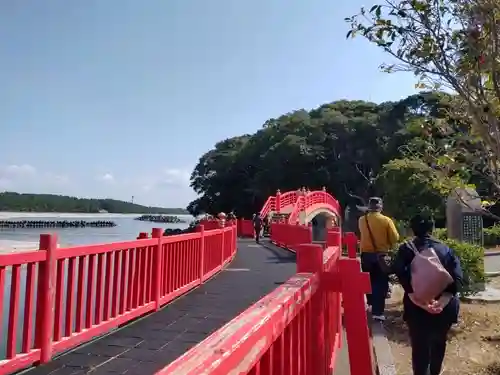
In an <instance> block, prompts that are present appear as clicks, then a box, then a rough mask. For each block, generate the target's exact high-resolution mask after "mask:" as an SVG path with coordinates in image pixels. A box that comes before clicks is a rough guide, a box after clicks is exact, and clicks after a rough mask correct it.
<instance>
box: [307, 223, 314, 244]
mask: <svg viewBox="0 0 500 375" xmlns="http://www.w3.org/2000/svg"><path fill="white" fill-rule="evenodd" d="M307 226H308V228H309V232H308V237H309V238H308V240H307V243H312V242H313V225H312V223H309V224H307Z"/></svg>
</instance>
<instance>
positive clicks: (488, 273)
mask: <svg viewBox="0 0 500 375" xmlns="http://www.w3.org/2000/svg"><path fill="white" fill-rule="evenodd" d="M484 274H485V275H486V277H496V276H500V271H491V272H485V273H484Z"/></svg>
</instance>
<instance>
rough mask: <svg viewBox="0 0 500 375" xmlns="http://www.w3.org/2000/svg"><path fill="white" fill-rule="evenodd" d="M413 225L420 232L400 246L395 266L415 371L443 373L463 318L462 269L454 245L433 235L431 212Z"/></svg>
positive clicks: (426, 374) (418, 217) (424, 374)
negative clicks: (448, 343)
mask: <svg viewBox="0 0 500 375" xmlns="http://www.w3.org/2000/svg"><path fill="white" fill-rule="evenodd" d="M410 227H411V229H412V231H413V234H414V236H415V237H414V239H413V240H412V241H408V242H407V243H405V244H403V245H401V246H400V248H399V250H398V252H397V255H396V258H395V260H394V264H393V269H394V272H395V273H396V276H397V277H398V279H399V282H400V283H401V286H402V287H403V289H404V292H405V293H404V297H403V308H404V313H403V318H404V320H405V321H406V324H407V325H408V328H409V334H410V341H411V348H412V366H413V374H414V375H429V374H430V375H439V374H441V371H442V366H443V360H444V356H445V352H446V341H447V336H448V332H449V330H450V328H451V326H452V325H453V324H455V323H457V321H458V313H459V307H460V306H459V300H458V297H457V292H458V290H459V288H460V287H461V285H462V284H463V273H462V268H461V266H460V260H459V259H458V258H457V257H456V255H455V254H454V252H453V250H452V249H450V248H449V247H448V246H447V245H445V244H444V243H442V242H440V241H438V240H437V239H435V238H433V237H431V233H432V231H433V229H434V221H433V220H432V218H430V217H429V216H426V215H416V216H415V217H413V218H412V219H411V221H410ZM436 257H437V259H436ZM429 296H432V297H430V298H429Z"/></svg>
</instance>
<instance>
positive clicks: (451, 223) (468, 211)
mask: <svg viewBox="0 0 500 375" xmlns="http://www.w3.org/2000/svg"><path fill="white" fill-rule="evenodd" d="M446 229H447V231H448V238H453V239H456V240H458V241H463V242H468V243H471V244H474V245H479V246H483V215H482V208H481V198H480V197H479V194H478V193H477V192H476V190H474V189H472V188H457V189H455V191H453V192H452V193H451V194H450V196H449V197H448V199H447V201H446Z"/></svg>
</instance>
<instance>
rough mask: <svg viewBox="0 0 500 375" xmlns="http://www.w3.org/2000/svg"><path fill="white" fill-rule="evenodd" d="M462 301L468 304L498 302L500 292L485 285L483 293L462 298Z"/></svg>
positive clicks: (499, 300)
mask: <svg viewBox="0 0 500 375" xmlns="http://www.w3.org/2000/svg"><path fill="white" fill-rule="evenodd" d="M463 299H464V300H466V301H470V302H500V290H499V289H495V288H493V287H491V286H489V285H486V286H485V288H484V291H481V292H478V293H476V294H474V295H472V296H466V297H463Z"/></svg>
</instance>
